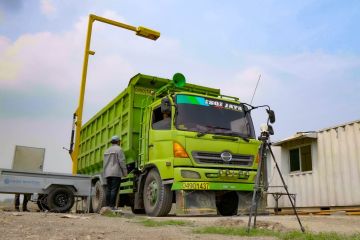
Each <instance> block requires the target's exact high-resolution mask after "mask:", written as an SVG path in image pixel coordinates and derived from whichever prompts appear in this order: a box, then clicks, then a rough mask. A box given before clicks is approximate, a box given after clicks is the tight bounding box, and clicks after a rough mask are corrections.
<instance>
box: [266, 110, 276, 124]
mask: <svg viewBox="0 0 360 240" xmlns="http://www.w3.org/2000/svg"><path fill="white" fill-rule="evenodd" d="M266 112H267V113H268V115H269V120H270V123H274V122H275V112H274V111H273V110H266Z"/></svg>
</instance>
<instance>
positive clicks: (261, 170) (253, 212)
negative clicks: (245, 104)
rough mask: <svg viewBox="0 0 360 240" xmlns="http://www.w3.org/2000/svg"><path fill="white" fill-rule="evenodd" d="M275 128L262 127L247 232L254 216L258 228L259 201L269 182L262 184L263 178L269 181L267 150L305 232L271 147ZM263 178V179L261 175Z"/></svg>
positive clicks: (254, 225)
mask: <svg viewBox="0 0 360 240" xmlns="http://www.w3.org/2000/svg"><path fill="white" fill-rule="evenodd" d="M273 132H274V131H273V129H272V127H271V125H269V124H267V125H266V127H265V128H264V129H262V131H261V134H260V137H259V140H261V142H262V143H261V146H260V157H261V158H260V161H259V165H258V169H257V174H256V179H255V184H254V193H253V197H252V201H251V207H250V213H249V222H248V229H247V232H249V231H250V228H251V220H252V217H254V224H253V228H256V216H257V209H258V203H259V200H260V197H261V193H262V190H263V189H264V190H265V191H267V187H268V186H267V184H261V180H263V182H265V181H267V179H266V178H267V176H266V174H265V173H266V169H265V161H266V151H267V150H269V152H270V154H271V156H272V159H273V160H274V163H275V166H276V169H277V171H278V173H279V175H280V178H281V181H282V184H283V187H284V189H285V191H286V193H287V195H288V197H289V200H290V203H291V206H292V209H293V210H294V213H295V215H296V218H297V220H298V222H299V225H300V229H301V231H302V232H305V228H304V227H303V226H302V224H301V221H300V218H299V216H298V214H297V211H296V208H295V204H294V202H293V199H292V198H291V196H290V194H289V191H288V188H287V185H286V184H285V180H284V178H283V175H282V174H281V171H280V168H279V166H278V164H277V162H276V159H275V156H274V153H273V151H272V149H271V143H270V142H269V137H270V135H272V134H273ZM262 174H263V176H262V179H261V175H262Z"/></svg>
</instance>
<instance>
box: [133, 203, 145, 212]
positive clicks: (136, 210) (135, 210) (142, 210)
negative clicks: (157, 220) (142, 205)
mask: <svg viewBox="0 0 360 240" xmlns="http://www.w3.org/2000/svg"><path fill="white" fill-rule="evenodd" d="M131 212H132V213H133V214H145V213H146V212H145V209H135V208H134V206H133V205H131Z"/></svg>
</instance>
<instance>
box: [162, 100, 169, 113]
mask: <svg viewBox="0 0 360 240" xmlns="http://www.w3.org/2000/svg"><path fill="white" fill-rule="evenodd" d="M170 112H171V103H170V100H169V98H167V97H166V98H163V99H161V113H170Z"/></svg>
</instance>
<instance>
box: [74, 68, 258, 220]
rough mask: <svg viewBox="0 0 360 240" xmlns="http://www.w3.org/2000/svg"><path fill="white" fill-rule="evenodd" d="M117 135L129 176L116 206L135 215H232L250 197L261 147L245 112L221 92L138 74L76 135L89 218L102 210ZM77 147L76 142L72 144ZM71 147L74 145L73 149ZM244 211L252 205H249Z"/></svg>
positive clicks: (177, 76) (178, 79) (176, 78)
mask: <svg viewBox="0 0 360 240" xmlns="http://www.w3.org/2000/svg"><path fill="white" fill-rule="evenodd" d="M113 135H118V136H121V140H122V141H121V147H122V149H123V151H124V153H125V155H126V164H127V167H128V170H129V175H128V176H127V177H126V178H125V179H123V180H122V183H121V187H120V191H119V198H118V205H119V206H130V207H131V209H132V211H133V212H134V213H146V214H147V215H150V216H165V215H167V214H168V213H169V212H170V210H171V208H172V206H173V203H176V205H175V206H176V212H177V213H185V214H186V213H188V212H189V211H190V210H191V209H195V210H196V211H198V212H196V213H202V212H206V211H215V213H216V212H217V213H218V214H220V215H226V216H229V215H234V214H237V211H238V207H239V205H240V204H241V201H242V198H241V196H242V194H244V193H247V194H249V193H250V194H251V193H252V191H253V187H254V179H255V176H256V173H257V166H258V161H259V157H258V151H259V146H260V144H261V142H260V141H258V140H257V139H256V137H255V131H254V127H253V123H252V119H251V115H250V111H248V108H247V105H245V104H243V103H241V102H240V101H239V99H238V98H236V97H230V96H224V95H222V94H221V93H220V90H219V89H214V88H209V87H204V86H199V85H194V84H189V83H185V79H184V77H183V76H182V75H181V74H175V75H174V78H173V80H169V79H165V78H159V77H154V76H148V75H143V74H137V75H136V76H134V77H133V78H131V80H130V82H129V84H128V87H127V88H126V89H125V90H124V91H123V92H122V93H120V94H119V95H118V96H117V97H116V98H115V99H114V100H112V101H111V102H110V103H109V104H108V105H107V106H105V107H104V108H103V109H102V110H101V111H99V112H98V113H97V114H96V115H95V116H94V117H92V118H91V119H90V120H89V121H88V122H87V123H85V124H84V126H82V128H81V131H80V139H79V141H78V144H79V146H78V147H79V154H78V156H77V161H76V164H77V166H76V168H75V169H77V173H79V174H87V175H94V176H95V177H94V180H93V185H94V196H93V200H92V208H93V210H94V211H99V209H100V208H101V207H102V206H103V205H104V203H105V194H104V187H105V184H106V183H105V182H104V180H103V179H102V178H101V177H100V176H98V177H96V174H100V173H101V172H102V166H103V154H104V151H105V149H106V148H107V147H108V146H109V139H110V138H111V136H113ZM75 144H76V143H75ZM75 147H76V146H75ZM247 207H249V206H247Z"/></svg>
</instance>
